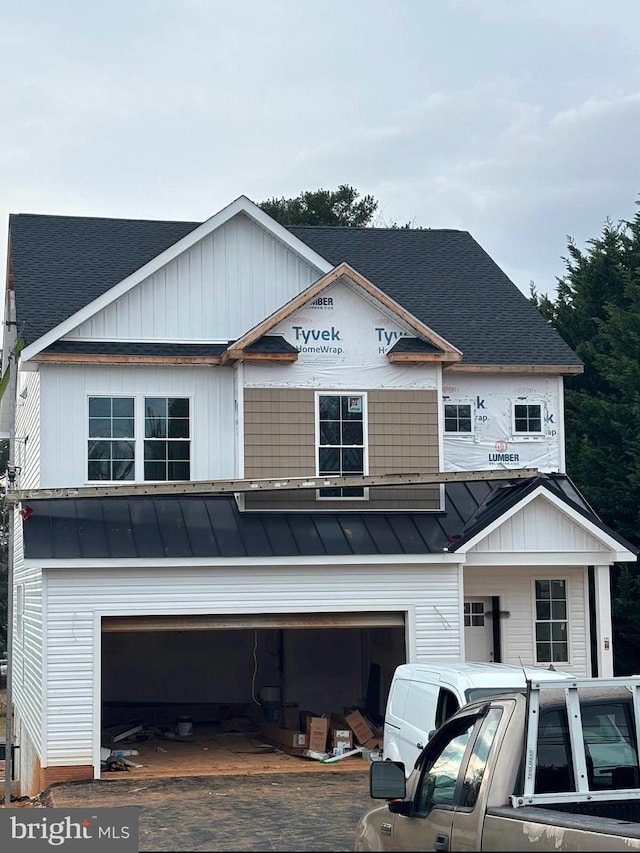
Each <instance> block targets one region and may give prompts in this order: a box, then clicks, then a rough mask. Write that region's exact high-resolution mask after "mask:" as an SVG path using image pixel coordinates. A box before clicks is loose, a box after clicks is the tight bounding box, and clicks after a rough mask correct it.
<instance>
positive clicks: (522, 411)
mask: <svg viewBox="0 0 640 853" xmlns="http://www.w3.org/2000/svg"><path fill="white" fill-rule="evenodd" d="M513 431H514V432H515V433H517V434H518V435H542V405H541V404H540V403H514V406H513Z"/></svg>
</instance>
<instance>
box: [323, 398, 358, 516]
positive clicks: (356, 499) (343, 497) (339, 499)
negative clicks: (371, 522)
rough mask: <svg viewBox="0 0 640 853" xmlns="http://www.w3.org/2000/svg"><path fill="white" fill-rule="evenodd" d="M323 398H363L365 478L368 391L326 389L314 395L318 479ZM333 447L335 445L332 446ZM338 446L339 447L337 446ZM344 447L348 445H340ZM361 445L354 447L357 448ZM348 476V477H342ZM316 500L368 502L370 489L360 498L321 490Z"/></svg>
mask: <svg viewBox="0 0 640 853" xmlns="http://www.w3.org/2000/svg"><path fill="white" fill-rule="evenodd" d="M321 397H362V467H363V469H364V470H363V472H362V473H363V476H366V475H368V473H369V397H368V394H367V392H366V391H348V390H342V389H325V390H322V391H316V392H315V394H314V456H315V466H316V477H321V476H323V475H321V474H320V466H319V464H318V457H319V452H318V451H319V449H320V398H321ZM323 446H326V445H323ZM331 446H333V445H331ZM336 446H338V445H336ZM339 446H341V447H344V446H346V445H339ZM357 446H359V445H354V447H357ZM342 476H346V475H342ZM316 500H317V501H319V502H326V501H340V502H344V501H368V500H369V488H368V487H367V486H364V487H363V493H362V495H360V496H358V497H354V496H349V495H347V496H343V495H340V497H335V496H330V495H321V494H320V489H316Z"/></svg>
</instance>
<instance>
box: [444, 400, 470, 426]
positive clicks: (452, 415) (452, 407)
mask: <svg viewBox="0 0 640 853" xmlns="http://www.w3.org/2000/svg"><path fill="white" fill-rule="evenodd" d="M472 423H473V422H472V420H471V403H445V405H444V431H445V432H461V433H470V432H471V431H472Z"/></svg>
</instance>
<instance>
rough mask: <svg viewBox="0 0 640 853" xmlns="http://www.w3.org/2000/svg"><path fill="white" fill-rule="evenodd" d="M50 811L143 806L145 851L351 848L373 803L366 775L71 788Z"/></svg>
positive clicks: (56, 788)
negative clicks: (362, 818)
mask: <svg viewBox="0 0 640 853" xmlns="http://www.w3.org/2000/svg"><path fill="white" fill-rule="evenodd" d="M43 803H44V805H46V806H53V807H63V808H65V807H66V808H77V807H80V806H83V807H84V806H95V807H97V808H100V807H113V806H125V805H126V806H139V808H140V851H141V853H147V851H151V853H155V851H158V853H160V851H183V850H184V851H193V852H194V853H196V851H216V850H240V851H251V850H271V851H276V850H290V851H294V850H298V851H306V850H329V851H349V850H353V843H354V838H355V830H356V825H357V822H358V818H359V817H360V816H361V815H362V814H363V813H364V812H365V811H367V809H369V808H371V807H372V806H373V805H375V802H374V801H373V800H371V799H370V798H369V777H368V775H367V774H366V773H339V772H332V771H327V772H326V773H313V774H311V773H286V774H269V775H254V776H191V777H182V778H177V779H176V778H174V779H166V778H165V779H153V780H148V781H146V780H145V781H142V780H138V781H136V780H133V779H131V780H129V779H127V780H124V779H118V780H117V781H108V780H102V781H96V782H66V783H62V784H58V785H53V786H52V787H51V788H50V789H49V790H48V791H47V792H46V794H45V796H44V797H43Z"/></svg>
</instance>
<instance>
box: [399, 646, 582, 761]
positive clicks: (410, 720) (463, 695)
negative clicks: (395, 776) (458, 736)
mask: <svg viewBox="0 0 640 853" xmlns="http://www.w3.org/2000/svg"><path fill="white" fill-rule="evenodd" d="M574 677H575V676H572V675H571V673H568V672H559V671H556V670H549V669H543V668H542V667H532V666H529V667H521V666H511V665H509V664H502V663H475V662H473V663H464V662H462V661H461V662H451V661H442V662H437V661H435V662H431V663H405V664H402V665H401V666H399V667H398V668H397V669H396V671H395V673H394V675H393V680H392V682H391V688H390V690H389V698H388V699H387V708H386V711H385V715H384V748H383V758H389V759H391V761H402V762H403V764H404V766H405V772H406V774H407V776H409V774H410V773H411V771H412V770H413V767H414V764H415V762H416V759H417V758H418V756H419V755H420V753H421V752H422V750H423V749H424V747H425V746H426V744H427V741H428V740H429V737H430V735H431V734H432V733H433V732H434V731H435V730H436V729H438V728H439V727H440V726H441V725H442V724H443V723H444V721H445V720H447V719H448V718H449V717H450V716H451V715H452V714H455V712H456V711H457V710H458V708H461V707H462V706H463V705H466V704H467V703H468V702H474V701H475V700H476V699H484V697H485V696H494V695H496V694H497V693H515V692H518V691H521V690H523V689H524V688H525V687H526V679H541V680H542V679H544V680H545V681H548V680H551V679H555V678H557V679H565V678H574Z"/></svg>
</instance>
